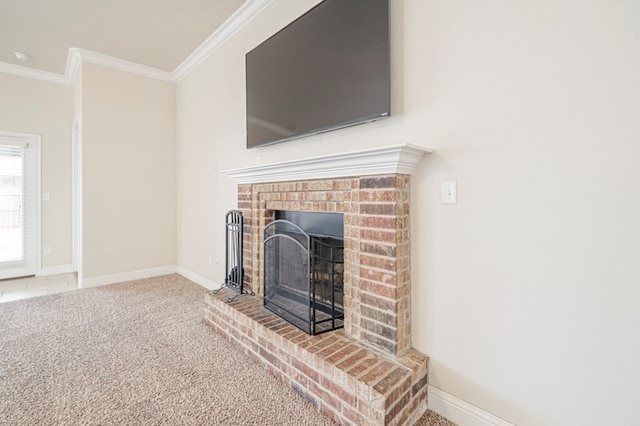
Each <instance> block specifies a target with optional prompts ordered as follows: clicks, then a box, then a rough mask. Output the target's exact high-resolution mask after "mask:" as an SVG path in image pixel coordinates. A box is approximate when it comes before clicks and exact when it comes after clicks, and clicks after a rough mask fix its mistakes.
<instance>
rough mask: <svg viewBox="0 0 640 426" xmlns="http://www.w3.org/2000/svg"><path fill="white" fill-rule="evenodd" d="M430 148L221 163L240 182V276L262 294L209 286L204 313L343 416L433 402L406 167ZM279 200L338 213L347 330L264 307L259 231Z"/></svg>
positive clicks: (364, 416)
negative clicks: (415, 317)
mask: <svg viewBox="0 0 640 426" xmlns="http://www.w3.org/2000/svg"><path fill="white" fill-rule="evenodd" d="M425 152H429V151H428V150H425V149H423V148H420V147H416V146H412V145H399V146H393V147H386V148H374V149H371V150H366V151H358V152H352V153H346V154H338V155H331V156H325V157H317V158H312V159H305V160H299V161H296V162H285V163H279V164H275V165H266V166H257V167H249V168H245V169H237V170H231V171H228V172H225V173H227V174H229V176H231V177H232V178H234V180H236V182H237V183H238V209H239V210H240V211H241V212H242V214H243V217H244V241H243V242H244V252H243V254H244V261H243V267H244V284H245V288H249V289H251V290H253V291H254V292H255V293H256V295H255V296H249V295H241V296H239V297H237V298H236V299H235V300H234V301H233V302H231V303H226V299H227V297H229V296H230V295H231V294H232V291H231V290H229V289H223V290H222V291H220V292H219V293H218V294H214V293H209V294H207V296H206V303H205V320H206V321H207V322H208V323H209V324H210V325H211V326H212V327H213V328H214V329H215V330H216V331H218V332H219V333H220V334H222V335H224V336H226V337H227V338H228V339H230V340H232V341H234V342H236V343H237V344H239V345H240V346H241V347H242V348H243V349H244V351H245V352H247V353H248V354H251V355H252V356H255V357H256V358H257V359H258V360H260V362H262V363H263V364H264V365H265V366H266V368H267V369H268V370H269V371H271V372H272V373H273V374H274V375H275V376H276V377H278V378H279V379H281V380H282V381H283V382H285V383H286V384H288V385H289V386H291V387H292V388H293V389H294V390H296V391H297V392H299V393H300V394H302V395H303V396H304V397H305V398H307V399H308V400H309V401H311V402H312V403H313V404H314V405H315V406H316V407H317V408H318V409H319V410H321V411H322V412H324V413H326V414H327V415H329V416H330V417H331V418H333V419H335V420H336V421H337V422H339V423H340V424H346V425H361V424H367V425H369V424H371V425H411V424H413V423H414V422H415V421H416V420H417V419H418V418H419V417H420V416H421V415H422V414H424V412H425V411H426V408H427V370H428V357H427V356H425V355H423V354H421V353H419V352H417V351H415V350H414V349H412V347H411V322H410V319H411V312H410V309H411V300H410V297H411V291H410V287H411V278H410V257H411V253H410V229H409V226H410V216H409V193H410V191H409V183H410V176H409V175H410V174H411V171H412V170H413V168H414V167H415V165H416V164H417V162H418V161H419V159H420V157H421V156H422V155H423V154H424V153H425ZM363 170H369V171H370V173H371V174H370V175H365V176H357V177H354V176H353V175H356V174H361V173H362V171H363ZM350 171H356V173H351V174H349V172H350ZM309 176H312V177H309ZM276 210H294V211H315V212H338V213H342V214H343V216H344V311H345V321H344V329H340V330H335V331H331V332H328V333H325V334H321V335H317V336H309V335H307V334H305V333H304V332H302V331H300V330H299V329H297V328H295V327H294V326H292V325H290V324H289V323H287V322H286V321H285V320H283V319H281V318H280V317H278V316H276V315H275V314H273V313H272V312H270V311H268V310H266V309H265V308H264V307H263V299H262V295H263V272H262V271H263V265H262V263H263V254H262V245H263V230H264V227H265V225H267V224H268V223H269V222H271V221H272V220H274V212H275V211H276Z"/></svg>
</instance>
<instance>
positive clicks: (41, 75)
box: [0, 62, 71, 84]
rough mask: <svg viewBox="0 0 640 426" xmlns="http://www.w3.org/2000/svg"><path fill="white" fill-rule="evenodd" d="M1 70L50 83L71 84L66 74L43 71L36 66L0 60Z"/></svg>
mask: <svg viewBox="0 0 640 426" xmlns="http://www.w3.org/2000/svg"><path fill="white" fill-rule="evenodd" d="M0 72H1V73H5V74H13V75H17V76H20V77H26V78H34V79H36V80H42V81H47V82H49V83H58V84H71V83H70V82H69V80H68V79H67V76H66V75H64V74H57V73H54V72H49V71H42V70H39V69H36V68H30V67H24V66H22V65H15V64H10V63H8V62H0Z"/></svg>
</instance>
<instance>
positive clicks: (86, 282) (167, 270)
mask: <svg viewBox="0 0 640 426" xmlns="http://www.w3.org/2000/svg"><path fill="white" fill-rule="evenodd" d="M175 273H176V266H175V265H170V266H161V267H159V268H150V269H141V270H138V271H131V272H124V273H122V274H114V275H104V276H102V277H95V278H88V279H79V280H78V287H80V288H91V287H100V286H103V285H109V284H115V283H120V282H125V281H131V280H141V279H144V278H151V277H158V276H160V275H168V274H175Z"/></svg>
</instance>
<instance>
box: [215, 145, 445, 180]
mask: <svg viewBox="0 0 640 426" xmlns="http://www.w3.org/2000/svg"><path fill="white" fill-rule="evenodd" d="M431 152H433V151H432V150H430V149H428V148H423V147H421V146H417V145H412V144H401V145H393V146H386V147H381V148H370V149H364V150H359V151H351V152H345V153H340V154H329V155H322V156H318V157H311V158H303V159H298V160H290V161H283V162H280V163H271V164H263V165H259V166H251V167H242V168H239V169H230V170H222V171H220V173H224V174H226V175H227V176H229V177H230V178H231V179H232V180H233V181H234V182H235V183H237V184H238V185H241V184H252V183H264V182H283V181H292V180H305V179H324V178H340V177H349V176H371V175H382V174H405V175H410V174H411V173H413V170H414V169H415V167H416V165H417V164H418V162H419V161H420V159H421V158H422V156H423V155H424V154H430V153H431Z"/></svg>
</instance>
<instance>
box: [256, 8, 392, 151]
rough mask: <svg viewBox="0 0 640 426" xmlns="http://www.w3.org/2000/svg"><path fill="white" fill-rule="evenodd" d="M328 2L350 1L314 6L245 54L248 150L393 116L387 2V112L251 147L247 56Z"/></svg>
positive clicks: (387, 9) (385, 28)
mask: <svg viewBox="0 0 640 426" xmlns="http://www.w3.org/2000/svg"><path fill="white" fill-rule="evenodd" d="M327 1H348V0H323V1H321V2H320V3H318V4H316V5H315V6H313V7H312V8H311V9H309V10H308V11H306V12H305V13H303V14H302V15H300V16H299V17H297V18H296V19H295V20H293V21H291V22H290V23H289V24H287V25H286V26H285V27H283V28H282V29H280V30H278V31H277V32H276V33H274V34H272V35H271V36H270V37H269V38H267V39H266V40H264V41H262V42H261V43H260V44H258V45H257V46H255V47H254V48H252V49H251V50H250V51H248V52H247V53H246V54H245V139H246V148H247V149H255V148H260V147H264V146H269V145H275V144H278V143H282V142H287V141H291V140H296V139H301V138H305V137H309V136H313V135H317V134H321V133H326V132H330V131H333V130H339V129H344V128H347V127H353V126H357V125H360V124H365V123H371V122H374V121H379V120H382V119H384V118H388V117H390V116H391V39H390V23H389V1H388V0H386V1H385V7H386V15H387V25H386V26H385V27H384V29H383V30H384V31H385V32H386V34H385V40H386V44H387V46H386V58H387V60H386V64H387V67H386V79H385V81H384V83H385V85H386V90H385V94H386V99H385V105H386V111H382V112H380V113H377V114H370V115H366V116H362V117H358V118H356V119H352V120H345V121H340V122H336V123H333V124H331V125H328V126H323V127H318V128H315V129H311V130H308V131H305V132H301V133H296V134H294V135H290V136H285V137H282V138H278V139H274V140H271V141H266V142H260V143H258V144H253V145H249V93H248V90H247V89H248V83H249V82H248V76H249V72H248V71H249V70H248V62H247V56H248V55H250V54H251V52H253V51H255V50H256V49H259V48H260V47H261V46H263V45H264V44H266V43H268V42H269V41H270V40H271V39H273V38H274V37H276V36H278V35H279V34H281V33H282V32H284V31H286V30H287V29H288V28H289V27H291V26H292V25H294V24H295V23H297V22H298V21H300V20H302V19H304V18H305V17H307V16H308V15H310V14H312V13H313V12H314V10H316V9H317V8H318V7H320V6H321V5H322V4H323V3H325V2H327Z"/></svg>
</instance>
